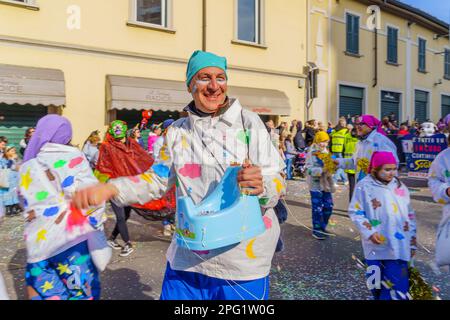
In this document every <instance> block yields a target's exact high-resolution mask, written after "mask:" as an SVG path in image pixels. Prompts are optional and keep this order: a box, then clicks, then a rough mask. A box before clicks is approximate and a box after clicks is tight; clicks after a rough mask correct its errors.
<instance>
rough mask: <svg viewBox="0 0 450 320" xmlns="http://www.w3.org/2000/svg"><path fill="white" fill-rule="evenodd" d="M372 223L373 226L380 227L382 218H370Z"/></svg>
mask: <svg viewBox="0 0 450 320" xmlns="http://www.w3.org/2000/svg"><path fill="white" fill-rule="evenodd" d="M370 224H371V225H372V227H378V226H379V225H380V224H381V221H380V220H375V219H373V220H370Z"/></svg>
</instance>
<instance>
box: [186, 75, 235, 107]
mask: <svg viewBox="0 0 450 320" xmlns="http://www.w3.org/2000/svg"><path fill="white" fill-rule="evenodd" d="M227 89H228V86H227V76H226V74H225V71H223V70H222V69H220V68H216V67H208V68H204V69H201V70H200V71H199V72H198V73H197V74H196V75H195V76H194V77H193V78H192V80H191V83H190V85H189V92H190V93H191V94H192V96H193V98H194V102H195V106H196V107H197V108H198V109H199V110H200V111H203V112H206V113H214V112H216V111H217V110H218V109H219V107H220V106H221V105H223V103H224V102H225V99H226V93H227Z"/></svg>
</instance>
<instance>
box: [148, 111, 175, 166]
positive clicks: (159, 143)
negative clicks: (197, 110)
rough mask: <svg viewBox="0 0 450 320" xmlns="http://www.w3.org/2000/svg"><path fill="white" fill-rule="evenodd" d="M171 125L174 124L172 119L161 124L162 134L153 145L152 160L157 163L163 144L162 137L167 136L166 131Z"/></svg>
mask: <svg viewBox="0 0 450 320" xmlns="http://www.w3.org/2000/svg"><path fill="white" fill-rule="evenodd" d="M172 123H174V120H173V119H167V120H165V121H164V122H163V123H162V130H163V131H162V134H161V136H160V137H159V138H158V139H157V140H156V141H155V143H154V144H153V158H154V160H155V161H158V159H159V151H160V150H161V148H162V146H163V144H164V137H165V135H166V134H167V129H168V128H169V127H170V125H171V124H172Z"/></svg>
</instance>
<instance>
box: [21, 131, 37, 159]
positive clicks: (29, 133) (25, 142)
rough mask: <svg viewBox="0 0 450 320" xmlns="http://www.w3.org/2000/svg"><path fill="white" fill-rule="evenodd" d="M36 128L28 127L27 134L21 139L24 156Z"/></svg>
mask: <svg viewBox="0 0 450 320" xmlns="http://www.w3.org/2000/svg"><path fill="white" fill-rule="evenodd" d="M34 131H35V129H34V128H28V129H27V130H26V131H25V136H24V138H23V139H22V140H20V143H19V145H20V150H19V151H20V155H21V156H22V157H23V155H24V154H25V149H26V148H27V145H28V143H29V142H30V139H31V137H32V136H33V134H34Z"/></svg>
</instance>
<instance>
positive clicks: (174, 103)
mask: <svg viewBox="0 0 450 320" xmlns="http://www.w3.org/2000/svg"><path fill="white" fill-rule="evenodd" d="M106 90H107V107H108V109H118V110H121V109H127V110H145V109H151V110H161V111H182V110H183V108H184V107H185V106H186V105H187V104H188V103H189V102H191V101H192V97H191V95H190V94H189V92H188V91H187V88H186V84H185V83H184V82H182V81H169V80H157V79H147V78H136V77H125V76H112V75H109V76H107V88H106ZM228 92H229V96H230V97H236V98H238V99H239V101H240V102H241V104H242V106H243V107H244V108H246V109H248V110H251V111H253V112H256V113H259V114H267V115H289V114H290V110H291V107H290V104H289V98H288V97H287V96H286V94H285V93H283V92H281V91H277V90H267V89H254V88H245V87H233V86H230V87H228Z"/></svg>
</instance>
